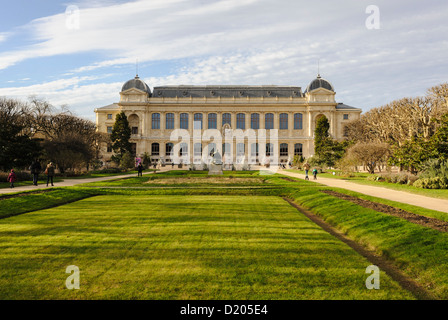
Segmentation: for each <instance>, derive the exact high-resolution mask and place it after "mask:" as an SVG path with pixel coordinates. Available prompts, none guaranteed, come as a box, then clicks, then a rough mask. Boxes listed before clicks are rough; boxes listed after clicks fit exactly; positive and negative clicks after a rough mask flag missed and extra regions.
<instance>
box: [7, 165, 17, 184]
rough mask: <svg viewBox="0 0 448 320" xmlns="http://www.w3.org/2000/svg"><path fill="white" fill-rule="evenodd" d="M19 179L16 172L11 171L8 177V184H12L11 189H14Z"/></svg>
mask: <svg viewBox="0 0 448 320" xmlns="http://www.w3.org/2000/svg"><path fill="white" fill-rule="evenodd" d="M16 180H17V177H16V174H15V172H14V169H12V170H11V173H10V174H9V175H8V182H9V183H11V186H10V187H11V188H14V182H16Z"/></svg>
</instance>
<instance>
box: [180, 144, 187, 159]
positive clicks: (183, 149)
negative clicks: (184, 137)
mask: <svg viewBox="0 0 448 320" xmlns="http://www.w3.org/2000/svg"><path fill="white" fill-rule="evenodd" d="M179 147H180V150H179V156H181V157H182V156H188V144H187V143H186V142H182V143H181V144H180V145H179Z"/></svg>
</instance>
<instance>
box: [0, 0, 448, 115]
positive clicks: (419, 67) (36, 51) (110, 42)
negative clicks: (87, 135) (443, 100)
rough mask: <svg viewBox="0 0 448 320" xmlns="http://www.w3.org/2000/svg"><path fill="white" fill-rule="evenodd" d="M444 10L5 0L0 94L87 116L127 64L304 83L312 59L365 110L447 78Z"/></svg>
mask: <svg viewBox="0 0 448 320" xmlns="http://www.w3.org/2000/svg"><path fill="white" fill-rule="evenodd" d="M369 5H375V6H377V8H378V9H379V14H380V15H379V27H380V28H379V29H368V28H367V27H366V19H368V17H369V16H370V13H366V8H367V7H368V6H369ZM69 6H70V7H69ZM67 8H71V9H73V8H75V9H79V10H75V11H74V10H69V11H67ZM66 11H67V12H66ZM446 17H448V3H447V2H446V1H445V0H428V1H424V2H423V1H417V0H411V1H402V0H400V1H371V0H369V1H364V0H339V1H334V0H325V1H312V2H311V1H298V0H207V1H206V0H151V1H148V0H135V1H118V0H116V1H114V0H98V1H86V0H85V1H74V2H63V1H54V0H45V1H44V0H42V1H37V0H32V1H30V0H27V1H25V0H16V1H8V2H6V3H4V4H2V19H1V20H0V96H8V97H14V98H19V99H23V100H26V99H28V97H29V96H30V95H36V96H38V97H41V98H44V99H46V100H48V101H49V102H50V103H52V104H53V105H55V106H61V105H66V106H68V107H69V108H70V110H72V111H73V112H74V113H76V114H77V115H79V116H82V117H86V118H89V119H92V120H93V119H94V112H93V110H94V109H95V108H96V107H101V106H104V105H107V104H110V103H113V102H118V100H119V91H120V89H121V86H122V84H123V83H124V82H125V81H127V80H128V79H130V78H133V77H134V76H135V72H136V60H137V59H138V61H139V63H138V65H139V70H138V73H139V76H140V77H141V78H143V79H144V80H145V81H146V82H147V84H148V85H149V86H150V87H151V88H153V87H154V86H160V85H178V84H192V85H204V84H209V85H211V84H242V85H263V84H264V85H270V84H275V85H298V86H301V87H302V89H303V90H305V88H306V86H307V85H308V84H309V82H311V81H312V80H313V79H314V78H315V77H316V74H317V61H318V60H319V61H320V73H321V75H322V77H324V78H326V79H328V80H329V81H331V82H332V83H333V85H334V87H335V90H336V99H337V101H338V102H344V103H346V104H348V105H352V106H356V107H360V108H362V109H363V110H364V111H367V110H369V109H370V108H373V107H378V106H381V105H384V104H387V103H389V102H391V101H392V100H395V99H400V98H402V97H414V96H421V95H424V94H425V92H426V90H427V89H428V88H429V87H432V86H434V85H437V84H440V83H444V82H447V74H448V64H447V62H446V60H447V59H446V57H447V52H448V36H447V35H448V22H447V19H446ZM78 21H79V28H78V27H77V24H76V23H75V22H78Z"/></svg>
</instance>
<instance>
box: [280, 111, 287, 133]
mask: <svg viewBox="0 0 448 320" xmlns="http://www.w3.org/2000/svg"><path fill="white" fill-rule="evenodd" d="M279 121H280V123H279V128H280V130H287V129H288V114H287V113H280V118H279Z"/></svg>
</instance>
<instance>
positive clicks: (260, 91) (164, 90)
mask: <svg viewBox="0 0 448 320" xmlns="http://www.w3.org/2000/svg"><path fill="white" fill-rule="evenodd" d="M335 94H336V92H335V90H334V87H333V85H332V84H331V83H330V82H329V81H327V80H325V79H323V78H321V77H320V75H318V76H317V78H316V79H314V80H313V81H311V83H310V84H309V85H308V87H307V88H306V90H305V91H304V92H302V89H301V87H296V86H273V85H269V86H239V85H238V86H237V85H216V86H215V85H206V86H190V85H179V86H161V87H154V89H153V91H151V89H150V88H149V87H148V85H147V84H146V83H145V82H144V81H142V80H141V79H140V78H139V77H138V76H136V77H135V78H134V79H131V80H129V81H127V82H126V83H125V84H124V85H123V87H122V89H121V92H120V102H118V103H114V104H111V105H108V106H105V107H101V108H97V109H95V113H96V123H97V126H98V130H99V131H100V132H108V133H111V132H112V127H113V124H114V122H115V116H116V115H117V114H118V113H120V112H121V111H124V113H125V114H126V116H127V118H128V121H129V125H130V127H131V132H132V135H131V142H132V144H133V150H134V153H135V155H136V156H137V157H141V156H142V155H143V154H144V153H145V152H147V153H148V154H149V155H151V159H152V160H153V161H154V160H155V161H159V160H161V161H162V162H165V163H167V164H169V163H171V161H172V160H171V158H172V157H170V155H171V152H173V150H176V151H177V150H179V144H180V155H181V156H183V157H184V159H185V155H187V158H189V159H190V162H193V161H195V163H197V162H196V161H197V158H198V157H199V158H200V157H202V156H203V154H204V153H209V152H210V151H211V150H212V152H213V150H214V149H216V143H214V142H213V141H212V140H210V143H209V142H207V141H199V142H197V140H195V138H194V130H196V136H197V132H198V131H197V130H200V131H199V132H205V131H206V130H207V129H216V130H218V131H219V132H223V131H224V129H241V130H242V131H243V132H247V131H248V129H252V130H254V132H255V133H257V132H261V131H263V130H260V129H266V141H265V143H262V144H260V145H259V143H258V141H257V140H254V139H251V138H248V137H246V139H243V140H241V139H240V140H238V139H236V138H235V139H233V140H231V141H229V140H225V139H224V137H223V138H222V149H221V148H218V149H220V150H219V151H220V152H221V153H222V154H223V158H224V157H226V159H227V161H229V159H231V161H234V162H238V157H239V158H240V159H241V157H243V158H244V157H245V159H249V158H251V159H252V160H253V159H255V161H256V163H257V164H258V163H261V164H264V163H265V160H266V157H267V158H269V157H270V156H272V154H273V153H274V152H276V154H277V155H278V158H276V159H278V161H279V162H281V163H285V162H288V161H290V160H291V161H292V159H293V158H294V156H295V155H302V156H303V157H305V158H309V157H311V156H312V155H313V153H314V137H313V136H314V129H315V126H316V121H317V119H319V117H322V116H323V115H325V116H326V117H327V118H328V120H329V122H330V135H331V136H332V137H333V138H335V139H338V140H342V139H344V128H345V125H346V124H347V123H348V122H349V121H351V120H354V119H357V118H359V117H360V114H361V109H359V108H354V107H350V106H348V105H345V104H343V103H338V102H336V100H335ZM176 129H184V131H183V132H188V134H189V139H188V140H189V141H185V140H183V141H182V143H179V142H180V141H181V140H180V139H178V138H176V139H174V140H172V137H171V134H172V133H173V131H174V130H176ZM273 129H274V130H275V129H277V131H275V132H276V134H277V137H276V139H270V136H271V135H270V131H271V130H273ZM216 130H215V131H216ZM178 131H179V130H178ZM178 131H176V132H178ZM233 131H235V130H233ZM240 132H241V131H240ZM271 141H272V142H271ZM176 144H177V148H174V146H175V145H176ZM260 148H262V149H263V151H266V152H262V153H260V152H259V151H261V150H259V149H260ZM264 149H265V150H264ZM112 154H113V151H112V149H111V146H110V145H104V146H103V147H102V155H103V158H104V160H106V161H107V160H108V159H110V157H111V156H112ZM260 154H263V159H261V156H259V155H260ZM252 163H253V162H252Z"/></svg>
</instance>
